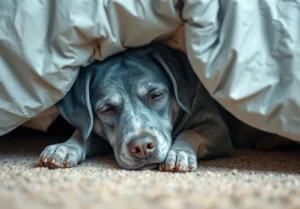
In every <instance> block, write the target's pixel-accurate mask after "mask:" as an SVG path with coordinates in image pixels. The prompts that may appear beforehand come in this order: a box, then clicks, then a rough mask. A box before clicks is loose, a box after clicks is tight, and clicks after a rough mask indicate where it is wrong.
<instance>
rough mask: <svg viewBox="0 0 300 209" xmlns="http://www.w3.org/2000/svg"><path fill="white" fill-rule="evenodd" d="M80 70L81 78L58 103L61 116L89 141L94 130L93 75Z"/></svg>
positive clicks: (79, 77)
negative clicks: (91, 83)
mask: <svg viewBox="0 0 300 209" xmlns="http://www.w3.org/2000/svg"><path fill="white" fill-rule="evenodd" d="M84 71H87V69H80V72H79V76H78V78H77V79H76V81H75V83H74V84H73V86H72V87H71V89H70V90H69V91H68V92H67V94H66V95H65V96H64V98H63V99H61V100H60V101H59V102H58V103H56V107H57V108H58V110H59V112H60V113H61V115H62V116H63V117H64V118H65V119H66V120H67V121H68V122H69V123H71V124H72V125H73V126H74V127H75V128H76V129H78V130H79V131H80V133H81V134H82V137H83V138H84V139H87V138H88V137H89V136H90V134H91V131H92V128H93V120H94V119H93V111H92V107H91V101H90V81H91V74H90V73H88V72H84Z"/></svg>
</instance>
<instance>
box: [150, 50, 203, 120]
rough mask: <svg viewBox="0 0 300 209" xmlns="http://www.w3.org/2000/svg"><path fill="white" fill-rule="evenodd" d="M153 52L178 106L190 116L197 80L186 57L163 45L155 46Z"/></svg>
mask: <svg viewBox="0 0 300 209" xmlns="http://www.w3.org/2000/svg"><path fill="white" fill-rule="evenodd" d="M153 52H154V54H153V55H154V57H155V58H156V59H157V61H158V62H159V63H160V64H161V65H162V67H163V68H164V69H165V71H166V73H167V74H168V75H169V77H170V79H171V81H172V84H173V88H174V93H175V97H176V99H177V102H178V104H179V105H180V107H181V108H182V109H183V110H184V111H186V112H187V113H188V114H191V112H192V107H193V100H194V97H195V95H196V89H197V84H198V82H199V79H198V77H197V76H196V74H195V73H194V71H193V68H192V66H191V64H190V62H189V60H188V57H187V55H186V54H185V53H183V52H181V51H179V50H177V49H172V48H170V47H167V46H164V45H155V46H154V50H153Z"/></svg>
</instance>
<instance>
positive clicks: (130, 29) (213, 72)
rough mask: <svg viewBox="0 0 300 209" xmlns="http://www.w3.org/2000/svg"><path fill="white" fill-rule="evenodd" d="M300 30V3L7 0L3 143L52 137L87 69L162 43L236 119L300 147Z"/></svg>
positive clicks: (0, 29) (2, 21)
mask: <svg viewBox="0 0 300 209" xmlns="http://www.w3.org/2000/svg"><path fill="white" fill-rule="evenodd" d="M299 23H300V1H299V0H289V1H285V0H277V1H274V0H252V1H245V0H228V1H223V0H219V1H218V0H200V1H194V0H182V1H178V0H164V1H163V0H155V1H153V0H140V1H138V0H126V1H123V0H110V1H109V0H102V1H96V0H94V1H87V0H73V1H72V3H70V2H69V1H62V0H57V1H47V0H40V1H32V0H23V1H0V135H4V134H6V133H8V132H10V131H12V130H13V129H15V128H16V127H18V126H20V125H25V126H27V127H35V128H38V129H41V130H46V129H47V126H48V125H49V124H50V123H51V121H53V120H54V119H55V118H56V117H57V115H58V113H57V111H56V109H55V108H54V107H53V105H54V104H55V103H56V102H57V101H59V100H60V99H61V98H62V97H63V96H64V95H65V94H66V92H67V91H68V90H69V89H70V87H71V86H72V84H73V82H74V80H75V79H76V77H77V75H78V71H79V67H80V66H86V65H88V64H89V63H91V62H92V61H93V60H95V59H97V60H103V59H105V58H107V57H108V56H110V55H113V54H115V53H118V52H120V51H123V50H126V48H127V47H137V46H142V45H146V44H148V43H150V42H151V41H154V40H159V41H163V42H165V43H166V44H169V45H170V46H173V47H176V48H179V49H181V50H183V51H185V52H186V53H187V55H188V57H189V60H190V62H191V64H192V66H193V69H194V71H195V72H196V74H197V76H198V77H199V79H200V80H201V82H202V83H203V84H204V86H205V87H206V88H207V90H208V91H209V92H210V94H211V95H212V97H214V98H215V99H216V100H217V101H218V102H219V103H220V104H221V105H222V106H223V107H225V108H226V109H227V110H229V111H230V112H231V113H232V114H233V115H235V116H236V117H237V118H239V119H240V120H242V121H244V122H245V123H247V124H249V125H251V126H253V127H256V128H259V129H261V130H264V131H268V132H271V133H276V134H279V135H282V136H284V137H287V138H290V139H292V140H295V141H300V128H299V125H300V97H299V94H300V82H299V80H300V69H299V68H300V24H299ZM49 108H50V109H49ZM45 111H46V112H45Z"/></svg>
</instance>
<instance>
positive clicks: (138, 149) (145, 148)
mask: <svg viewBox="0 0 300 209" xmlns="http://www.w3.org/2000/svg"><path fill="white" fill-rule="evenodd" d="M155 147H156V141H155V138H154V137H153V136H152V135H150V134H149V135H148V134H147V135H145V134H143V135H137V136H135V137H133V138H131V139H130V141H129V143H128V149H129V151H130V152H131V154H132V155H133V156H135V157H137V158H140V159H143V158H147V157H149V156H151V155H152V154H153V152H154V150H155Z"/></svg>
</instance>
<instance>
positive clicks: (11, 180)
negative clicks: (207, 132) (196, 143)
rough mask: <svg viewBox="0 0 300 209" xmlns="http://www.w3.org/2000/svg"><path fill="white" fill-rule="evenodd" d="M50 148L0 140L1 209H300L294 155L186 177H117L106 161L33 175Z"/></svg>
mask: <svg viewBox="0 0 300 209" xmlns="http://www.w3.org/2000/svg"><path fill="white" fill-rule="evenodd" d="M60 140H61V139H58V140H57V141H60ZM54 142H55V141H53V139H48V138H45V137H33V138H30V139H29V138H27V139H25V138H16V137H7V138H3V139H1V140H0V169H1V171H0V208H1V209H13V208H14V209H21V208H22V209H23V208H30V209H35V208H37V209H44V208H55V209H59V208H70V209H77V208H78V209H79V208H84V209H90V208H91V209H92V208H105V209H109V208H112V209H116V208H120V209H121V208H130V209H138V208H139V209H141V208H145V209H147V208H149V209H150V208H151V209H153V208H159V209H164V208H172V209H177V208H185V209H188V208H195V209H196V208H197V209H199V208H202V209H208V208H220V209H221V208H222V209H223V208H224V209H225V208H226V209H228V208H231V209H234V208H249V209H250V208H251V209H253V208H256V209H257V208H263V209H264V208H266V209H267V208H270V209H277V208H294V209H296V208H297V209H298V208H300V198H299V196H300V151H299V150H298V151H297V150H293V151H281V152H280V151H274V152H258V151H253V150H237V151H236V152H235V155H234V157H232V158H221V159H216V160H210V161H202V162H199V169H198V170H197V171H196V172H194V173H185V174H179V173H162V172H159V171H126V170H121V169H119V168H118V167H117V165H116V163H115V162H114V160H113V159H111V158H109V157H107V156H102V157H96V158H92V159H89V160H88V161H86V162H85V163H83V164H81V165H80V166H79V167H77V168H73V169H55V170H49V169H47V168H41V167H39V165H38V155H39V153H40V152H41V151H42V149H43V148H44V147H45V146H46V145H48V144H51V143H54Z"/></svg>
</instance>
